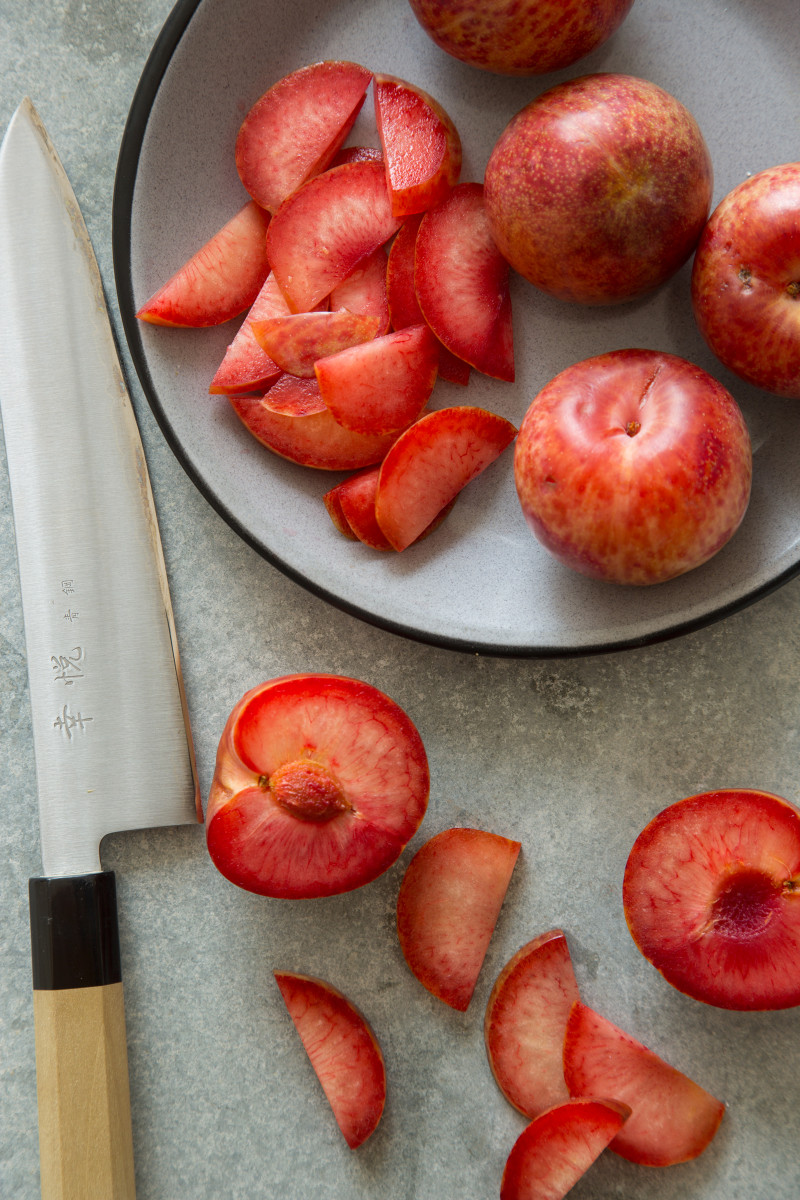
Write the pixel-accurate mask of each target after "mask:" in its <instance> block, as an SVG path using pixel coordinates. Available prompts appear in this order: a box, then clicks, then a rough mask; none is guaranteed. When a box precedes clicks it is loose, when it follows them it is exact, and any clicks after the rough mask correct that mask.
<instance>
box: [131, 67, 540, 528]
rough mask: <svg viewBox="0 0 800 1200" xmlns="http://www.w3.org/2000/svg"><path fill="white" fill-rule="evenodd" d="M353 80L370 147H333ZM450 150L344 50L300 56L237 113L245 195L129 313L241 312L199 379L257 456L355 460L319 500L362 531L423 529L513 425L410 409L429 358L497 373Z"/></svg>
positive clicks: (430, 371)
mask: <svg viewBox="0 0 800 1200" xmlns="http://www.w3.org/2000/svg"><path fill="white" fill-rule="evenodd" d="M370 85H371V86H372V92H373V96H374V102H375V120H376V126H377V133H378V136H379V139H380V143H381V150H380V151H378V150H377V149H373V148H371V147H363V146H362V147H358V146H356V147H345V148H343V145H344V142H345V141H346V139H347V136H348V134H349V133H350V131H351V129H352V127H353V124H354V122H355V119H356V117H357V115H358V113H359V111H360V109H361V107H362V105H363V104H364V101H365V98H366V94H367V91H368V89H369V87H370ZM461 157H462V155H461V141H460V138H459V135H458V131H457V130H456V128H455V126H454V124H453V122H452V121H451V119H450V117H449V116H448V115H447V113H446V112H445V111H444V109H443V108H442V107H441V106H440V105H439V104H438V103H437V101H436V100H434V99H433V97H432V96H430V95H428V94H427V93H426V92H424V91H422V89H420V88H418V87H416V86H415V85H413V84H411V83H407V82H405V81H404V80H400V79H396V78H394V77H393V76H388V75H373V73H372V72H370V71H368V70H367V69H365V68H364V67H362V66H360V65H358V64H357V63H352V62H340V61H327V62H320V63H314V64H312V65H310V66H307V67H303V68H301V69H300V70H298V71H295V72H293V73H292V74H290V75H287V76H286V77H284V78H283V79H281V80H279V82H278V83H276V84H274V85H273V86H272V87H271V88H269V90H268V91H267V92H265V93H264V95H263V96H262V97H261V98H260V99H259V100H258V101H257V102H256V103H255V104H254V105H253V107H252V108H251V110H250V111H249V113H248V114H247V116H246V118H245V120H244V122H243V123H242V125H241V128H240V130H239V133H238V136H237V139H236V147H235V158H236V166H237V170H238V173H239V177H240V179H241V181H242V184H243V185H244V187H245V189H246V190H247V192H248V193H249V194H250V196H251V197H252V199H251V200H250V201H249V202H248V203H247V204H245V205H244V206H243V208H242V209H241V210H240V211H239V212H238V213H237V214H236V215H234V216H233V217H232V218H231V220H230V221H228V222H227V224H226V225H224V226H223V228H222V229H220V230H219V231H218V232H217V233H215V234H214V236H213V237H212V238H211V239H210V240H209V241H208V242H206V243H205V245H203V246H202V247H201V249H200V250H198V251H197V253H196V254H194V255H193V256H192V257H191V259H190V260H189V261H188V262H186V263H185V264H184V265H183V266H182V267H181V268H180V269H179V270H178V271H177V272H176V273H175V274H174V275H173V276H172V277H171V278H170V279H169V280H168V281H167V282H166V283H165V284H164V285H163V287H161V288H159V290H158V291H157V292H156V293H155V294H154V295H153V296H152V297H151V299H150V300H148V301H147V303H146V304H144V305H143V306H142V307H141V308H140V309H139V311H138V313H137V316H138V317H139V318H140V319H141V320H143V321H148V322H150V323H152V324H156V325H171V326H184V327H192V328H197V327H201V326H210V325H217V324H221V323H223V322H225V321H229V320H231V319H232V318H234V317H236V316H239V315H241V314H242V313H245V314H246V315H245V318H244V321H243V322H242V324H241V326H240V328H239V330H238V332H237V333H236V335H235V337H234V338H233V340H232V342H231V344H230V345H229V346H228V349H227V352H226V354H225V356H224V359H223V361H222V362H221V363H220V365H219V368H218V370H217V371H216V373H215V374H214V377H213V379H212V380H211V383H210V388H209V390H210V392H212V393H214V394H219V395H225V396H227V397H228V398H229V400H230V403H231V405H232V406H233V408H234V411H235V412H236V414H237V415H238V417H239V418H240V420H241V421H242V422H243V424H244V425H245V426H246V428H247V429H248V430H249V431H250V433H252V434H253V436H254V437H256V438H257V439H258V441H259V442H261V443H262V444H263V445H264V446H266V447H268V449H270V450H271V451H273V452H274V453H275V454H278V455H280V456H281V457H283V458H286V459H289V460H290V461H292V462H295V463H298V464H301V465H303V466H307V467H314V468H317V469H322V470H329V471H352V472H357V474H356V475H354V476H353V477H352V478H348V479H346V480H345V481H344V482H343V483H342V484H341V485H339V486H337V487H334V488H332V489H331V490H330V491H329V492H328V493H327V494H326V496H325V498H324V500H325V507H326V508H327V511H328V513H329V515H330V517H331V519H332V521H333V523H334V525H335V527H336V528H337V529H338V530H339V531H340V532H341V533H342V534H343V535H344V536H346V537H348V538H350V539H353V540H357V541H360V542H363V543H364V544H366V545H367V546H370V547H372V548H373V549H378V550H404V549H406V548H407V547H408V546H409V545H411V544H412V543H413V542H415V541H417V540H418V539H419V538H420V537H423V536H425V535H426V534H428V533H430V532H431V530H432V529H434V528H435V527H436V526H437V525H438V524H439V523H440V521H441V520H442V519H443V517H444V516H446V514H447V512H449V510H450V508H451V507H452V504H453V503H454V501H455V499H456V497H457V495H458V493H459V492H460V491H461V489H462V488H463V487H465V485H466V484H467V483H469V482H470V480H472V479H474V478H475V477H476V476H477V475H478V474H479V473H480V472H482V471H483V470H484V469H485V468H486V467H488V466H489V465H490V464H491V463H492V462H493V461H494V460H495V459H496V458H498V457H499V455H500V454H501V453H502V452H503V450H505V449H506V447H507V446H509V445H510V443H511V442H512V441H513V439H514V437H515V435H516V432H517V431H516V428H515V427H514V425H512V424H511V423H510V422H509V421H507V420H505V419H504V418H502V417H500V416H497V415H495V414H494V413H490V412H487V411H486V410H485V409H482V408H478V407H475V406H472V405H454V406H452V407H448V408H445V409H439V410H436V411H433V412H430V411H427V405H428V402H429V400H430V398H431V395H432V393H433V389H434V385H435V383H436V380H437V378H438V377H439V376H441V377H442V378H443V379H446V380H448V381H450V382H452V383H456V384H460V385H466V384H467V383H468V381H469V376H470V372H471V371H472V370H473V369H474V370H476V371H480V372H482V373H484V374H486V375H489V376H491V377H493V378H496V379H500V380H506V381H509V382H510V381H512V380H513V379H514V350H513V337H512V319H511V301H510V295H509V286H508V275H509V268H508V264H507V263H506V261H505V259H504V258H503V257H502V256H501V254H500V252H499V251H498V249H497V247H496V245H495V243H494V240H493V238H492V235H491V233H490V231H489V224H488V221H487V217H486V213H485V209H484V203H483V186H482V185H481V184H478V183H459V182H458V180H459V176H460V172H461ZM392 239H393V240H392ZM390 241H391V249H390V250H389V252H388V254H387V251H386V246H387V244H388V243H389V242H390Z"/></svg>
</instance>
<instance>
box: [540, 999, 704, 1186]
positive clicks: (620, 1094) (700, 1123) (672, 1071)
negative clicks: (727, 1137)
mask: <svg viewBox="0 0 800 1200" xmlns="http://www.w3.org/2000/svg"><path fill="white" fill-rule="evenodd" d="M564 1078H565V1079H566V1082H567V1087H568V1088H569V1090H570V1094H571V1095H572V1096H612V1097H613V1098H614V1099H615V1100H618V1101H621V1102H622V1103H623V1104H627V1105H629V1107H630V1109H631V1115H630V1117H629V1118H628V1120H627V1122H626V1123H625V1127H624V1129H622V1130H621V1131H620V1133H619V1134H618V1136H617V1137H616V1138H615V1139H614V1141H613V1142H612V1143H611V1149H612V1150H614V1151H615V1152H616V1153H617V1154H619V1155H621V1156H622V1157H623V1158H628V1159H630V1160H631V1162H636V1163H644V1164H645V1165H646V1166H649V1167H669V1166H672V1165H674V1164H675V1163H680V1162H688V1161H689V1160H690V1159H692V1158H696V1157H697V1155H698V1154H701V1153H702V1151H703V1150H705V1148H706V1146H707V1145H708V1144H709V1142H710V1141H711V1139H712V1138H713V1137H714V1134H715V1133H716V1132H717V1129H718V1128H719V1123H720V1121H721V1120H722V1116H723V1113H724V1112H725V1106H724V1104H722V1103H721V1102H720V1101H719V1100H717V1099H715V1097H714V1096H712V1095H711V1093H710V1092H707V1091H706V1090H705V1089H704V1088H702V1087H700V1085H699V1084H697V1083H695V1082H694V1080H692V1079H690V1078H689V1076H688V1075H684V1074H683V1073H682V1072H681V1071H678V1070H677V1069H676V1068H675V1067H671V1066H670V1065H669V1064H668V1063H666V1062H664V1060H663V1058H659V1057H658V1055H657V1054H654V1053H653V1051H652V1050H648V1048H647V1047H646V1046H643V1045H642V1043H641V1042H637V1041H636V1040H635V1039H634V1038H632V1037H630V1036H629V1034H627V1033H624V1032H623V1031H622V1030H621V1029H618V1028H617V1026H616V1025H613V1024H612V1023H611V1021H609V1020H607V1019H606V1018H605V1017H601V1016H600V1014H599V1013H596V1012H594V1011H593V1010H592V1009H591V1008H588V1007H587V1006H586V1005H585V1004H582V1003H581V1002H580V1001H579V1000H578V1001H576V1002H575V1004H573V1006H572V1011H571V1012H570V1015H569V1019H568V1021H567V1031H566V1034H565V1037H564Z"/></svg>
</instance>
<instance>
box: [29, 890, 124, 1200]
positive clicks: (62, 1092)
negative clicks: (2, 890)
mask: <svg viewBox="0 0 800 1200" xmlns="http://www.w3.org/2000/svg"><path fill="white" fill-rule="evenodd" d="M30 899H31V945H32V950H33V1013H34V1030H35V1036H36V1084H37V1095H38V1104H39V1158H40V1165H41V1190H42V1198H43V1200H135V1185H134V1172H133V1138H132V1134H131V1111H130V1092H129V1086H128V1057H127V1041H126V1036H125V1010H124V1003H123V996H122V980H121V978H120V963H119V935H118V931H117V919H116V889H115V885H114V876H113V872H109V871H106V872H102V873H101V874H98V875H88V876H79V877H71V878H66V879H32V880H31V881H30Z"/></svg>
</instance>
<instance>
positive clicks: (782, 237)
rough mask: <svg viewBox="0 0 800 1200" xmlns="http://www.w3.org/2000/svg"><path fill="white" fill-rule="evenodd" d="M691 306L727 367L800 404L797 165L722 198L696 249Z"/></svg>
mask: <svg viewBox="0 0 800 1200" xmlns="http://www.w3.org/2000/svg"><path fill="white" fill-rule="evenodd" d="M692 306H693V308H694V314H695V318H696V320H697V324H698V326H699V328H700V332H701V333H702V335H703V337H704V338H705V340H706V342H707V343H708V345H709V346H710V347H711V349H712V350H713V352H714V354H716V356H717V358H718V359H719V360H720V362H722V363H724V365H725V366H726V367H728V369H729V370H731V371H733V372H735V374H736V375H738V376H739V377H740V378H741V379H745V380H746V381H747V382H748V383H752V384H754V385H755V386H756V387H760V388H764V390H765V391H768V392H774V393H775V394H776V395H778V396H788V397H789V398H790V399H793V400H800V162H794V163H783V164H782V165H780V166H776V167H770V168H768V169H767V170H765V171H759V173H758V174H757V175H752V176H751V177H750V178H749V179H746V180H744V182H743V183H740V184H739V185H738V186H737V187H735V188H734V189H733V190H732V191H731V192H729V193H728V195H727V196H725V198H724V199H723V200H721V201H720V203H719V204H718V205H717V207H716V208H715V209H714V212H713V213H712V214H711V217H710V218H709V221H708V224H707V225H706V227H705V229H704V230H703V234H702V236H701V238H700V241H699V243H698V246H697V253H696V255H695V259H694V265H693V267H692Z"/></svg>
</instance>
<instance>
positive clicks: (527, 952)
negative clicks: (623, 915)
mask: <svg viewBox="0 0 800 1200" xmlns="http://www.w3.org/2000/svg"><path fill="white" fill-rule="evenodd" d="M579 999H580V995H579V993H578V984H577V982H576V980H575V972H574V970H573V967H572V959H571V957H570V953H569V948H568V946H567V940H566V938H565V937H564V934H563V932H562V931H561V930H560V929H551V930H550V931H549V932H547V933H542V934H540V935H539V937H536V938H534V939H533V940H532V941H530V942H527V943H526V944H525V945H524V946H522V947H521V948H520V949H519V950H518V951H517V952H516V954H515V955H514V956H513V957H512V958H511V959H509V961H508V962H507V963H506V965H505V966H504V967H503V969H502V971H501V972H500V974H499V975H498V977H497V979H496V981H495V985H494V987H493V988H492V993H491V995H490V996H489V1003H488V1004H487V1005H486V1017H485V1019H484V1024H483V1032H484V1040H485V1042H486V1054H487V1057H488V1059H489V1065H490V1067H491V1068H492V1073H493V1075H494V1077H495V1080H496V1081H497V1086H498V1087H499V1088H500V1091H501V1092H502V1093H503V1095H504V1096H505V1098H506V1099H507V1100H508V1101H509V1103H510V1104H513V1105H514V1107H515V1108H517V1109H519V1111H520V1112H521V1113H524V1114H525V1116H527V1117H537V1116H538V1115H539V1113H541V1112H544V1110H545V1109H547V1108H550V1107H552V1105H554V1104H559V1103H561V1102H562V1101H564V1100H568V1099H569V1091H568V1089H567V1085H566V1083H565V1082H564V1034H565V1032H566V1028H567V1019H568V1017H569V1014H570V1011H571V1010H572V1005H573V1004H574V1003H575V1001H576V1000H579Z"/></svg>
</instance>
